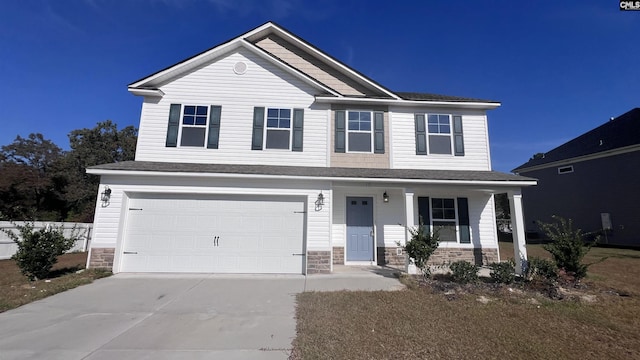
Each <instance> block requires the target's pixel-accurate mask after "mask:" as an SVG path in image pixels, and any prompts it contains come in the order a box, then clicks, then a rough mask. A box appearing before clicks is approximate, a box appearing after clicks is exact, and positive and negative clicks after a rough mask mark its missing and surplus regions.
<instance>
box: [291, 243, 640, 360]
mask: <svg viewBox="0 0 640 360" xmlns="http://www.w3.org/2000/svg"><path fill="white" fill-rule="evenodd" d="M528 250H529V255H530V256H532V255H533V256H548V253H546V251H545V250H543V249H542V247H541V246H540V245H529V246H528ZM512 254H513V247H512V245H511V244H509V243H506V244H501V255H502V258H503V259H505V258H508V257H509V256H511V257H512V256H513V255H512ZM585 260H586V262H587V263H595V264H594V265H592V267H591V268H590V269H589V275H588V277H587V278H586V279H585V280H584V281H583V282H584V283H586V284H587V285H588V292H589V294H591V295H593V296H591V297H589V299H591V302H579V301H576V300H564V301H558V300H551V299H548V298H545V297H543V296H536V295H532V294H529V293H522V292H519V291H517V290H515V291H510V290H509V289H508V288H505V289H503V291H499V292H486V291H485V290H482V289H479V290H478V291H470V292H468V293H465V294H462V295H459V296H453V297H452V296H446V295H444V294H443V293H442V292H434V291H432V289H430V288H426V287H419V288H415V289H412V290H405V291H397V292H345V291H342V292H324V293H322V292H309V293H303V294H300V295H299V296H298V307H297V310H296V316H297V331H298V335H297V337H296V339H295V340H294V342H293V344H294V350H293V355H292V358H294V359H298V358H300V359H431V358H435V359H437V358H453V359H466V358H474V359H492V358H507V359H605V358H606V359H631V358H640V251H634V250H619V249H608V248H593V249H592V250H591V252H590V253H589V255H587V257H586V259H585Z"/></svg>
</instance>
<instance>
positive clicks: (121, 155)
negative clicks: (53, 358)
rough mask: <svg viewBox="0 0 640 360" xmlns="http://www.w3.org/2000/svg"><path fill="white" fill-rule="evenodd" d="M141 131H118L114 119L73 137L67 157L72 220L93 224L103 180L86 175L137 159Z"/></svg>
mask: <svg viewBox="0 0 640 360" xmlns="http://www.w3.org/2000/svg"><path fill="white" fill-rule="evenodd" d="M137 137H138V130H137V129H136V128H135V127H133V126H127V127H125V128H124V129H122V130H118V125H117V124H115V123H114V122H112V121H111V120H107V121H103V122H99V123H98V124H97V125H96V126H95V127H94V128H92V129H86V128H85V129H79V130H74V131H72V132H71V133H70V134H69V143H70V147H71V150H70V151H69V152H68V153H67V154H66V156H65V165H64V168H65V178H64V179H61V180H60V181H64V182H66V183H67V193H66V198H67V201H68V205H69V217H70V219H71V220H76V221H84V222H91V221H93V213H94V210H95V201H96V194H97V191H98V185H99V182H100V179H99V178H98V176H95V175H90V174H87V173H86V168H87V167H90V166H94V165H99V164H108V163H114V162H121V161H127V160H133V159H134V158H135V151H136V143H137Z"/></svg>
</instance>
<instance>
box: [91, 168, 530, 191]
mask: <svg viewBox="0 0 640 360" xmlns="http://www.w3.org/2000/svg"><path fill="white" fill-rule="evenodd" d="M87 174H92V175H114V176H127V177H130V176H156V177H192V178H236V179H256V180H262V179H280V180H283V179H284V180H309V181H317V180H323V181H341V182H368V183H382V184H388V183H396V184H431V185H435V184H440V185H481V186H499V187H522V186H533V185H536V184H537V181H535V180H526V181H491V180H480V181H474V180H433V179H397V178H388V179H387V178H384V179H381V178H362V177H332V176H313V177H311V176H291V175H261V174H230V173H204V172H203V173H193V172H172V171H171V172H170V171H126V170H105V169H87Z"/></svg>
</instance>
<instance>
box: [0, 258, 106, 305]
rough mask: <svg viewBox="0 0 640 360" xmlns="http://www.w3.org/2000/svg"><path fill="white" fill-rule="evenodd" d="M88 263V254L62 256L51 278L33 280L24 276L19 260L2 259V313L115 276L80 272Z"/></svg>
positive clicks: (0, 301)
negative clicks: (96, 280)
mask: <svg viewBox="0 0 640 360" xmlns="http://www.w3.org/2000/svg"><path fill="white" fill-rule="evenodd" d="M86 262H87V253H86V252H82V253H72V254H65V255H62V256H60V257H58V263H57V264H56V265H54V267H53V271H52V273H51V278H50V279H47V280H38V281H29V279H27V278H26V277H25V276H24V275H22V274H21V273H20V269H19V268H18V266H17V265H16V263H15V261H13V260H0V312H3V311H7V310H10V309H13V308H17V307H18V306H21V305H24V304H27V303H30V302H32V301H35V300H39V299H42V298H45V297H47V296H51V295H54V294H57V293H59V292H62V291H66V290H69V289H73V288H75V287H78V286H80V285H84V284H89V283H91V282H93V280H95V279H99V278H101V277H105V276H109V275H110V274H111V273H110V272H105V271H100V270H83V271H80V270H82V269H84V267H85V264H86ZM78 271H80V272H78Z"/></svg>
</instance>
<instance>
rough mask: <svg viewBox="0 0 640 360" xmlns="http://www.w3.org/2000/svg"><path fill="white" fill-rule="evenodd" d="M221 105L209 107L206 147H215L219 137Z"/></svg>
mask: <svg viewBox="0 0 640 360" xmlns="http://www.w3.org/2000/svg"><path fill="white" fill-rule="evenodd" d="M221 113H222V107H221V106H215V105H211V107H210V108H209V136H208V138H207V148H208V149H217V148H218V140H219V139H220V114H221Z"/></svg>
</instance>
